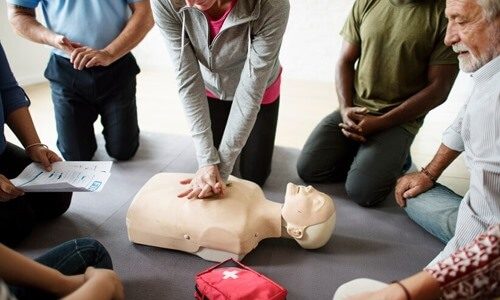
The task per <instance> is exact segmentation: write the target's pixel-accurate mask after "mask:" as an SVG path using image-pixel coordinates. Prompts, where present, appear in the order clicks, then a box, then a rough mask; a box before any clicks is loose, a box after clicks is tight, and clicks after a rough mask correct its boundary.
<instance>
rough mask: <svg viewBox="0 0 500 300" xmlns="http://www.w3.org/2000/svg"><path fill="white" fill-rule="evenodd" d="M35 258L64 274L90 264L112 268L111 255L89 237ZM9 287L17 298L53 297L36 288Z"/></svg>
mask: <svg viewBox="0 0 500 300" xmlns="http://www.w3.org/2000/svg"><path fill="white" fill-rule="evenodd" d="M35 260H36V261H37V262H39V263H41V264H43V265H46V266H48V267H51V268H54V269H56V270H58V271H60V272H61V273H63V274H64V275H78V274H83V273H85V270H86V269H87V268H88V267H91V266H92V267H95V268H101V269H113V264H112V262H111V257H110V256H109V254H108V251H106V248H104V246H103V245H102V244H101V243H99V242H98V241H96V240H94V239H91V238H81V239H75V240H71V241H67V242H65V243H63V244H61V245H59V246H57V247H55V248H53V249H52V250H50V251H49V252H47V253H46V254H44V255H42V256H40V257H39V258H37V259H35ZM10 289H11V291H12V293H13V294H15V295H16V297H17V298H18V299H19V300H22V299H55V297H54V296H53V295H49V294H47V293H45V292H42V291H39V290H36V289H30V288H25V287H14V286H11V287H10Z"/></svg>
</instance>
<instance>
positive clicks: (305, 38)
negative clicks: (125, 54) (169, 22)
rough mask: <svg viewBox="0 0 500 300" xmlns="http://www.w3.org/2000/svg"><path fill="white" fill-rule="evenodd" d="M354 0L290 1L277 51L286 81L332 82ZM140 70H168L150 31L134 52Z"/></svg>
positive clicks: (157, 36) (160, 42) (157, 39)
mask: <svg viewBox="0 0 500 300" xmlns="http://www.w3.org/2000/svg"><path fill="white" fill-rule="evenodd" d="M352 3H354V0H336V1H331V0H290V6H291V8H290V19H289V22H288V27H287V31H286V33H285V37H284V41H283V46H282V48H281V61H282V64H283V67H284V76H285V77H286V78H288V79H299V80H310V81H325V82H332V81H333V77H334V76H333V74H334V71H333V68H334V65H335V60H336V57H337V56H338V53H339V50H340V45H341V42H342V39H341V37H340V35H339V32H340V29H341V28H342V25H343V24H344V21H345V18H346V16H347V14H348V13H349V11H350V8H351V6H352ZM134 53H135V54H136V57H137V59H138V61H139V63H140V65H141V68H142V69H143V70H147V69H162V68H169V69H171V67H170V65H169V59H168V57H167V53H166V50H165V45H164V42H163V38H162V36H161V34H160V32H159V30H158V28H156V27H155V28H154V29H153V30H152V31H151V32H150V33H149V34H148V36H147V37H146V39H145V40H144V41H143V42H142V43H141V45H139V46H138V47H137V48H136V50H135V51H134Z"/></svg>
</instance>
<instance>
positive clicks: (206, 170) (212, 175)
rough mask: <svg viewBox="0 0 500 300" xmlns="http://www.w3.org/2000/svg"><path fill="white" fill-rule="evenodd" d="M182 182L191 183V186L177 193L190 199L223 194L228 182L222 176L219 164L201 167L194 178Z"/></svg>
mask: <svg viewBox="0 0 500 300" xmlns="http://www.w3.org/2000/svg"><path fill="white" fill-rule="evenodd" d="M180 183H181V184H183V185H189V188H188V189H187V190H185V191H183V192H182V193H180V194H179V195H177V197H187V198H188V199H193V198H198V199H203V198H208V197H211V196H214V195H222V194H224V191H225V189H226V184H225V183H224V180H222V177H221V176H220V172H219V168H218V167H217V165H208V166H204V167H201V168H199V169H198V171H197V172H196V174H195V175H194V177H193V178H192V179H191V178H188V179H184V180H181V182H180Z"/></svg>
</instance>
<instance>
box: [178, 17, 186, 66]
mask: <svg viewBox="0 0 500 300" xmlns="http://www.w3.org/2000/svg"><path fill="white" fill-rule="evenodd" d="M185 34H186V12H185V11H183V12H182V29H181V57H180V59H179V71H180V70H181V68H182V61H183V56H184V35H185Z"/></svg>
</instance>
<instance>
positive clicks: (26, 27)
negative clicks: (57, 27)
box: [8, 4, 56, 47]
mask: <svg viewBox="0 0 500 300" xmlns="http://www.w3.org/2000/svg"><path fill="white" fill-rule="evenodd" d="M8 16H9V22H10V24H11V25H12V27H13V28H14V31H15V32H16V33H17V34H18V35H20V36H22V37H24V38H26V39H29V40H30V41H33V42H35V43H39V44H45V45H49V46H53V47H56V45H55V37H56V34H55V33H54V32H52V31H50V30H49V29H47V28H46V27H45V26H43V25H42V24H41V23H40V22H38V21H37V19H36V13H35V10H34V9H32V8H26V7H22V6H19V5H12V4H9V6H8Z"/></svg>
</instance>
